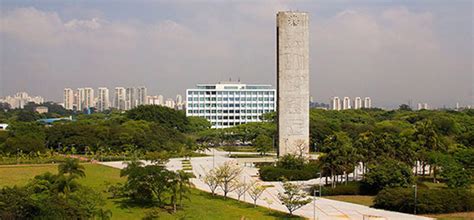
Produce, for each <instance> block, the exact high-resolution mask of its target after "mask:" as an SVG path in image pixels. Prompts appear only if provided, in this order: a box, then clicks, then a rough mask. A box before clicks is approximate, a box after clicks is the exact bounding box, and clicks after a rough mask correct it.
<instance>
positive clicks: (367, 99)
mask: <svg viewBox="0 0 474 220" xmlns="http://www.w3.org/2000/svg"><path fill="white" fill-rule="evenodd" d="M364 108H372V100H371V99H370V97H365V98H364Z"/></svg>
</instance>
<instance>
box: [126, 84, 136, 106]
mask: <svg viewBox="0 0 474 220" xmlns="http://www.w3.org/2000/svg"><path fill="white" fill-rule="evenodd" d="M136 104H137V93H136V89H135V88H133V87H130V88H126V89H125V110H130V109H132V108H135V106H136Z"/></svg>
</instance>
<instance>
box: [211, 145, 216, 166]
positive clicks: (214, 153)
mask: <svg viewBox="0 0 474 220" xmlns="http://www.w3.org/2000/svg"><path fill="white" fill-rule="evenodd" d="M215 166H216V149H215V148H212V169H214V167H215Z"/></svg>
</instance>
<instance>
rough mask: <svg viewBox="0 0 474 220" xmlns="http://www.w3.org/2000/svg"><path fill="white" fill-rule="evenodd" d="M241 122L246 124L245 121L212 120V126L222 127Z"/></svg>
mask: <svg viewBox="0 0 474 220" xmlns="http://www.w3.org/2000/svg"><path fill="white" fill-rule="evenodd" d="M240 124H245V122H227V121H225V122H212V126H216V125H217V127H222V126H234V125H240Z"/></svg>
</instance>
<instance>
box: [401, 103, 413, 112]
mask: <svg viewBox="0 0 474 220" xmlns="http://www.w3.org/2000/svg"><path fill="white" fill-rule="evenodd" d="M398 110H400V111H411V107H410V106H409V105H407V104H401V105H400V107H398Z"/></svg>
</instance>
